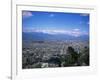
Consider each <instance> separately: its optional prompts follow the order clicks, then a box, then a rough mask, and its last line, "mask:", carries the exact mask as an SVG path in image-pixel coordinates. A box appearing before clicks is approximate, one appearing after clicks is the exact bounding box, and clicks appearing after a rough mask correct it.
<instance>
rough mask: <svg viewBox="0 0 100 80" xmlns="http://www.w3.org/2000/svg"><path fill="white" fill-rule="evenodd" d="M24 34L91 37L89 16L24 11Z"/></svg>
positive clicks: (83, 14)
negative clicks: (40, 33) (41, 33)
mask: <svg viewBox="0 0 100 80" xmlns="http://www.w3.org/2000/svg"><path fill="white" fill-rule="evenodd" d="M22 27H23V32H43V33H48V34H52V35H54V34H67V35H72V36H76V37H78V36H81V35H89V14H85V13H64V12H63V13H62V12H39V11H38V12H37V11H22Z"/></svg>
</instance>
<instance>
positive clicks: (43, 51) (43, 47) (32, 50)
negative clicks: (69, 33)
mask: <svg viewBox="0 0 100 80" xmlns="http://www.w3.org/2000/svg"><path fill="white" fill-rule="evenodd" d="M22 54H23V55H22V57H23V58H22V60H23V61H22V62H23V68H24V69H27V68H48V67H68V66H89V42H87V41H74V40H70V41H60V42H59V41H31V42H29V41H24V42H23V52H22Z"/></svg>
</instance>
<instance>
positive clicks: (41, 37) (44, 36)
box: [22, 32, 89, 41]
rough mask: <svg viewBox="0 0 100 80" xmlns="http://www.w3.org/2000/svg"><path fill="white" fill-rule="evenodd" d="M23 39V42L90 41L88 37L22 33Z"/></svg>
mask: <svg viewBox="0 0 100 80" xmlns="http://www.w3.org/2000/svg"><path fill="white" fill-rule="evenodd" d="M22 39H23V40H34V41H36V40H40V41H44V40H47V41H48V40H55V41H56V40H58V41H60V40H61V41H64V40H89V36H88V35H82V36H79V37H75V36H71V35H66V34H54V35H52V34H47V33H42V32H22Z"/></svg>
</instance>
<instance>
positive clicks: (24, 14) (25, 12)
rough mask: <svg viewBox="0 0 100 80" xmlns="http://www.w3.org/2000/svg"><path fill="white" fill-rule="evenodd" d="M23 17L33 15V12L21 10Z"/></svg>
mask: <svg viewBox="0 0 100 80" xmlns="http://www.w3.org/2000/svg"><path fill="white" fill-rule="evenodd" d="M22 15H23V17H25V18H28V17H31V16H33V14H32V13H31V12H30V11H23V12H22Z"/></svg>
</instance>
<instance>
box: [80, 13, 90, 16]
mask: <svg viewBox="0 0 100 80" xmlns="http://www.w3.org/2000/svg"><path fill="white" fill-rule="evenodd" d="M80 16H89V14H87V13H82V14H80Z"/></svg>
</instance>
